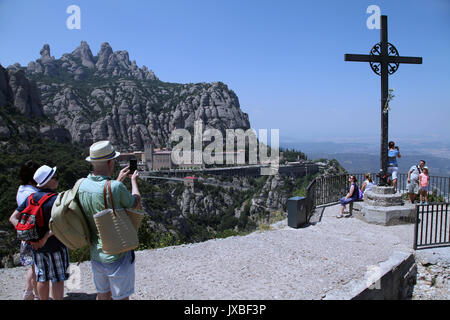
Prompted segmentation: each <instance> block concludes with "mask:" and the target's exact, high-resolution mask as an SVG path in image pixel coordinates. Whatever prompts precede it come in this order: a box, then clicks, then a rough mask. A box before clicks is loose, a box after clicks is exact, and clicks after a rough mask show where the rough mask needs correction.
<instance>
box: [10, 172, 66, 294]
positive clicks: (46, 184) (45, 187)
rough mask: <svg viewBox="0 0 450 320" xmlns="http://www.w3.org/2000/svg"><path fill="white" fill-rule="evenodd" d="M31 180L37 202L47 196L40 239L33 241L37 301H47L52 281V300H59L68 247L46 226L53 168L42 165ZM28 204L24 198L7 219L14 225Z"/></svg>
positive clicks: (55, 183)
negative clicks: (34, 182)
mask: <svg viewBox="0 0 450 320" xmlns="http://www.w3.org/2000/svg"><path fill="white" fill-rule="evenodd" d="M33 179H34V180H35V181H36V182H37V187H38V190H37V192H36V193H34V194H33V201H35V202H36V203H37V202H39V200H41V199H43V198H44V197H45V196H47V197H49V198H48V199H47V200H45V202H44V204H43V205H42V214H43V218H44V226H43V228H42V229H41V231H40V232H39V233H41V232H42V234H44V235H43V236H42V237H41V238H40V239H39V241H36V242H32V243H31V244H32V246H33V259H34V269H35V273H36V281H37V290H38V293H39V297H40V300H48V298H49V295H50V281H51V283H52V297H53V300H62V298H63V297H64V281H65V280H67V279H68V278H69V273H68V272H67V270H68V268H69V252H68V250H67V247H66V246H65V245H64V244H63V243H62V242H61V241H59V240H58V238H56V237H55V236H53V234H52V232H51V231H50V229H49V227H48V223H49V221H50V218H51V212H52V206H53V203H54V202H55V200H56V195H57V193H56V192H55V190H56V189H57V188H58V177H57V175H56V167H53V168H51V167H49V166H47V165H43V166H41V167H39V169H37V170H36V172H35V173H34V176H33ZM43 201H44V200H43ZM27 206H28V199H26V200H25V201H24V202H23V203H22V204H21V205H20V206H19V207H18V208H17V209H16V211H14V213H13V215H12V216H11V218H10V221H11V223H12V224H13V225H14V226H15V225H16V224H17V223H18V222H19V221H18V218H19V214H20V212H22V211H23V210H24V209H25V208H26V207H27Z"/></svg>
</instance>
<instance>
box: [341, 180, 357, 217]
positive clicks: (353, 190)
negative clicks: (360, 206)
mask: <svg viewBox="0 0 450 320" xmlns="http://www.w3.org/2000/svg"><path fill="white" fill-rule="evenodd" d="M348 182H349V183H350V189H349V191H348V193H347V195H346V196H345V197H342V198H341V201H340V202H341V212H340V214H339V215H337V216H336V217H337V218H342V217H344V210H345V206H346V205H347V204H349V203H350V202H352V201H356V200H358V197H359V188H358V185H357V184H356V182H358V180H357V179H356V177H355V176H350V177H349V178H348Z"/></svg>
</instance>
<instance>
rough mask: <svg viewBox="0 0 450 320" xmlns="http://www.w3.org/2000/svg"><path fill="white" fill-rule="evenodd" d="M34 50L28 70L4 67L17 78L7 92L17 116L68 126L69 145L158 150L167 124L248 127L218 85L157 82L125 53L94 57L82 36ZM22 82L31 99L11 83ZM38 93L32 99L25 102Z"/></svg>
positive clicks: (233, 99)
mask: <svg viewBox="0 0 450 320" xmlns="http://www.w3.org/2000/svg"><path fill="white" fill-rule="evenodd" d="M40 54H41V56H40V58H39V59H37V60H36V61H34V62H30V63H29V64H28V66H27V67H22V66H20V65H19V64H14V65H12V66H9V67H8V73H9V74H10V75H14V76H10V78H14V77H19V79H18V80H17V81H15V82H14V81H12V82H11V81H9V83H10V87H11V90H12V91H13V93H15V94H16V96H18V98H19V100H20V99H21V101H23V102H20V103H19V109H20V111H21V112H22V113H23V114H26V115H27V116H30V117H31V116H33V117H34V116H40V115H43V116H45V117H47V118H48V119H50V120H51V121H53V122H54V123H55V125H56V126H59V127H62V128H65V129H67V130H68V132H69V133H70V137H71V140H72V142H76V143H80V144H82V145H90V144H91V143H92V142H93V141H98V140H103V139H108V140H110V141H111V142H112V143H113V144H114V145H116V146H117V147H118V148H119V149H120V150H122V151H133V150H142V149H143V147H144V144H145V143H146V142H152V143H153V145H154V146H157V147H165V146H166V145H167V144H168V141H169V137H170V135H171V132H172V131H173V130H174V129H177V128H186V129H189V128H192V129H193V126H194V121H196V120H202V121H203V124H204V128H205V129H206V128H208V127H211V128H215V129H219V130H221V131H222V132H223V133H225V129H237V128H242V129H248V128H250V123H249V120H248V115H247V114H246V113H244V112H243V111H242V110H241V109H240V104H239V99H238V97H237V96H236V94H235V93H234V92H233V91H232V90H230V89H228V87H227V86H226V85H225V84H223V83H221V82H215V83H197V84H175V83H168V82H163V81H160V80H159V79H158V78H157V77H156V75H155V74H154V73H153V71H151V70H149V69H148V68H147V67H145V66H143V67H142V68H139V67H138V66H137V64H136V62H135V61H132V62H130V60H129V54H128V52H127V51H113V50H112V48H111V46H110V45H109V44H108V43H103V44H102V46H101V49H100V51H99V52H98V53H97V55H95V56H94V55H93V54H92V52H91V50H90V48H89V45H88V44H87V43H86V42H85V41H82V42H81V44H80V46H79V47H78V48H76V49H75V50H74V51H73V52H72V53H66V54H63V55H62V57H61V58H60V59H55V57H53V56H51V53H50V46H49V45H48V44H46V45H44V47H43V48H42V50H41V51H40ZM27 79H28V80H31V81H29V85H30V87H32V88H30V90H28V91H27V92H30V93H29V95H31V96H29V95H28V96H26V97H24V94H25V93H23V92H22V91H23V90H21V89H18V86H19V88H20V85H21V84H22V82H20V81H23V82H25V80H27ZM19 80H20V81H19ZM28 80H27V81H28ZM1 81H2V80H0V86H1V85H2V82H1ZM3 81H4V80H3ZM32 83H33V84H32ZM17 92H18V93H17ZM7 95H8V96H10V93H7ZM38 96H39V97H40V102H39V103H37V102H36V104H34V105H33V104H30V103H28V104H27V103H26V102H27V101H37V98H38ZM31 97H34V98H36V99H34V98H33V99H31ZM27 99H28V100H27ZM3 100H4V98H3ZM0 105H2V97H1V96H0ZM16 105H17V103H16ZM0 125H1V123H0ZM4 134H6V133H4Z"/></svg>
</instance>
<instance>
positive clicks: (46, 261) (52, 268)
mask: <svg viewBox="0 0 450 320" xmlns="http://www.w3.org/2000/svg"><path fill="white" fill-rule="evenodd" d="M33 259H34V272H35V273H36V281H37V282H47V281H51V282H60V281H65V280H67V279H69V273H68V272H67V270H68V268H69V264H70V261H69V252H68V251H67V248H66V247H63V248H61V249H59V250H58V251H56V252H51V253H40V252H36V251H33Z"/></svg>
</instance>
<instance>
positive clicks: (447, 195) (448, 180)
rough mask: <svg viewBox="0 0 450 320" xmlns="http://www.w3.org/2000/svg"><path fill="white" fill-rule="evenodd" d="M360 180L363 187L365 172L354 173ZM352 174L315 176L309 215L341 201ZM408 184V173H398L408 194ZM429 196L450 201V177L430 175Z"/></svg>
mask: <svg viewBox="0 0 450 320" xmlns="http://www.w3.org/2000/svg"><path fill="white" fill-rule="evenodd" d="M353 175H354V176H355V177H356V179H357V180H358V183H357V184H358V186H359V187H361V186H362V184H363V182H364V175H365V174H364V173H356V174H353ZM349 176H350V174H341V175H335V176H320V177H317V178H315V179H314V180H313V181H311V183H310V184H309V185H308V187H307V188H306V198H307V203H309V205H308V215H312V214H313V213H314V211H315V209H316V208H317V207H318V206H326V205H332V204H336V203H338V202H339V200H340V199H341V198H342V197H343V196H345V194H346V193H347V192H348V188H349V184H348V177H349ZM371 177H372V180H373V182H374V183H375V184H378V183H379V178H378V177H377V174H376V173H371ZM407 186H408V175H407V174H405V173H400V174H398V177H397V190H398V191H399V192H401V193H403V194H406V193H407V192H408V191H407ZM428 194H429V196H432V201H435V202H450V177H437V176H430V184H429V191H428Z"/></svg>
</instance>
